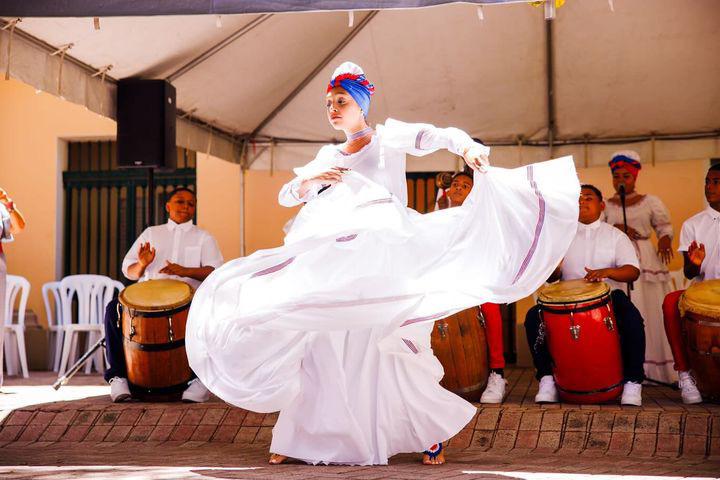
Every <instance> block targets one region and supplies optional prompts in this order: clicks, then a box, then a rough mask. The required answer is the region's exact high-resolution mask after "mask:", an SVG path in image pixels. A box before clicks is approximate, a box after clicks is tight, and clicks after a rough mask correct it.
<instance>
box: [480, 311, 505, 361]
mask: <svg viewBox="0 0 720 480" xmlns="http://www.w3.org/2000/svg"><path fill="white" fill-rule="evenodd" d="M480 310H481V311H482V315H483V317H484V318H485V337H486V338H487V344H488V357H489V358H490V368H505V352H504V349H503V334H502V315H501V314H500V305H497V304H495V303H483V304H482V305H480Z"/></svg>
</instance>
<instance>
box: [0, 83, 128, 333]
mask: <svg viewBox="0 0 720 480" xmlns="http://www.w3.org/2000/svg"><path fill="white" fill-rule="evenodd" d="M114 136H115V122H114V121H112V120H110V119H107V118H104V117H101V116H100V115H97V114H95V113H92V112H90V111H89V110H87V109H86V108H85V107H82V106H79V105H75V104H71V103H68V102H66V101H64V100H62V99H60V98H57V97H54V96H52V95H50V94H47V93H35V90H34V89H33V88H31V87H29V86H27V85H24V84H22V83H20V82H17V81H14V80H9V81H0V186H2V187H3V188H5V189H6V190H7V191H8V193H9V194H10V195H11V196H12V197H13V199H14V200H15V201H16V203H17V206H18V208H20V209H21V211H22V212H23V214H24V215H25V218H26V220H27V227H26V229H25V231H24V232H23V233H22V234H20V235H18V236H17V238H16V240H15V241H14V242H11V243H8V244H6V245H5V246H4V248H5V250H6V253H7V261H8V272H9V273H11V274H16V275H22V276H24V277H26V278H27V279H28V280H29V281H30V285H31V289H30V298H29V300H28V308H31V309H32V310H34V311H35V313H37V315H38V317H39V319H40V321H41V323H45V324H46V323H47V321H46V319H45V307H44V306H43V302H42V296H41V288H42V285H43V283H45V282H49V281H52V280H54V279H55V278H57V276H59V275H60V274H61V271H59V270H57V269H58V267H59V265H60V258H59V255H61V254H62V234H61V231H60V230H61V229H62V204H61V201H62V200H61V199H62V169H63V161H64V152H65V148H64V142H63V140H64V139H72V138H83V139H89V138H98V139H100V138H104V139H107V138H113V137H114Z"/></svg>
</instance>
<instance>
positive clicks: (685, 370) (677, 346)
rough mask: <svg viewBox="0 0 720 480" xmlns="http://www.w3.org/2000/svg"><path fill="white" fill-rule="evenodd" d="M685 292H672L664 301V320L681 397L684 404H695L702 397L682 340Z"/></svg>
mask: <svg viewBox="0 0 720 480" xmlns="http://www.w3.org/2000/svg"><path fill="white" fill-rule="evenodd" d="M684 291H685V290H678V291H677V292H671V293H669V294H667V295H666V296H665V300H664V301H663V307H662V308H663V318H664V320H665V335H667V339H668V342H669V343H670V350H671V351H672V354H673V360H675V370H676V371H677V372H678V385H679V386H680V396H681V397H682V400H683V402H684V403H688V404H693V403H700V402H702V395H700V391H699V390H698V389H697V386H696V385H695V379H694V378H693V377H692V374H691V373H690V364H689V363H688V359H687V351H686V350H685V345H683V340H682V323H681V322H682V318H681V317H680V308H679V305H680V296H681V295H682V293H683V292H684Z"/></svg>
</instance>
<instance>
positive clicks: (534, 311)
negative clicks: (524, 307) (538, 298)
mask: <svg viewBox="0 0 720 480" xmlns="http://www.w3.org/2000/svg"><path fill="white" fill-rule="evenodd" d="M524 324H525V328H526V329H528V328H534V329H537V326H538V325H539V324H540V307H539V306H537V305H535V306H534V307H531V308H530V310H528V311H527V313H526V314H525V322H524Z"/></svg>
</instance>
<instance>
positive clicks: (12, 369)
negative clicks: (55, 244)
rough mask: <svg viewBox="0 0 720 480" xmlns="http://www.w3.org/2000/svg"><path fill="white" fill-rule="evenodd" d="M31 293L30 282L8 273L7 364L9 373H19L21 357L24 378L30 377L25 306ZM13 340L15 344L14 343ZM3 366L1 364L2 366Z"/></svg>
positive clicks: (6, 312) (6, 304)
mask: <svg viewBox="0 0 720 480" xmlns="http://www.w3.org/2000/svg"><path fill="white" fill-rule="evenodd" d="M29 294H30V282H28V281H27V279H26V278H24V277H21V276H18V275H8V276H7V283H6V296H5V305H3V308H4V309H5V366H6V367H7V372H8V375H15V374H17V358H18V357H19V358H20V366H21V368H22V376H23V378H28V377H29V374H28V366H27V354H26V352H25V308H26V307H27V300H28V295H29ZM18 295H19V298H20V303H19V305H18V314H17V323H13V311H14V310H15V303H16V300H17V299H18ZM13 340H14V341H15V344H14V345H13ZM1 367H2V366H1V365H0V368H1Z"/></svg>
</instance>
